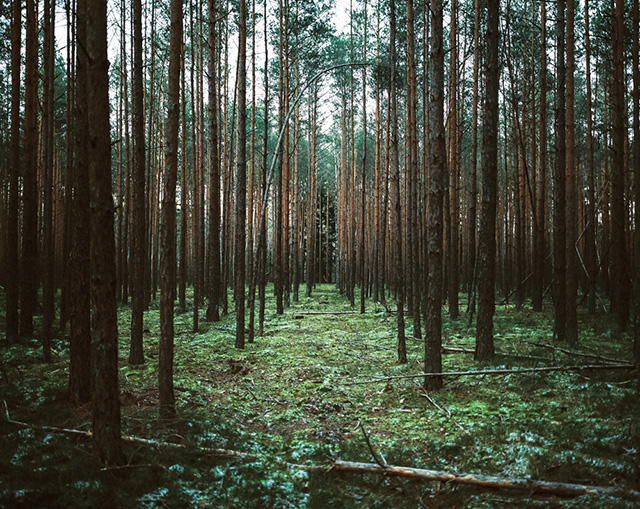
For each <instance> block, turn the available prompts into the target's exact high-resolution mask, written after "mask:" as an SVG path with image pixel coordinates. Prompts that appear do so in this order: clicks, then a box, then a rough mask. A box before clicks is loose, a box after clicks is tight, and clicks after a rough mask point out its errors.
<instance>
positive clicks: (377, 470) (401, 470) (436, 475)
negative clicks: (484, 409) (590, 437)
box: [331, 460, 640, 500]
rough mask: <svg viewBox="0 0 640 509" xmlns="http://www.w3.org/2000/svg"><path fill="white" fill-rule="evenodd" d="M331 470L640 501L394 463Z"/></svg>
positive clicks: (635, 495)
mask: <svg viewBox="0 0 640 509" xmlns="http://www.w3.org/2000/svg"><path fill="white" fill-rule="evenodd" d="M331 469H332V470H333V471H334V472H350V473H357V474H379V475H391V476H395V477H407V478H410V479H419V480H423V481H439V482H445V483H453V484H467V485H471V486H478V487H481V488H490V489H506V490H515V491H524V492H526V493H527V494H530V495H534V494H538V495H555V496H562V497H578V496H580V495H596V496H609V497H617V498H624V499H627V500H640V492H638V491H635V490H626V489H623V488H617V487H609V486H589V485H585V484H570V483H562V482H550V481H535V480H533V479H513V478H509V477H493V476H488V475H480V474H465V473H452V472H445V471H441V470H426V469H423V468H411V467H398V466H392V465H388V466H387V467H385V468H382V467H381V466H380V465H376V464H375V463H358V462H353V461H341V460H336V461H334V463H333V465H332V467H331Z"/></svg>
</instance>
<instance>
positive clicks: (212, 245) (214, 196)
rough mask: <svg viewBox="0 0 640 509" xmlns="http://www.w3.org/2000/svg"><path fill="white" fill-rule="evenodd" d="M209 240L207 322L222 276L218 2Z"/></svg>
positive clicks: (212, 7)
mask: <svg viewBox="0 0 640 509" xmlns="http://www.w3.org/2000/svg"><path fill="white" fill-rule="evenodd" d="M209 12H211V13H212V14H213V19H210V20H209V34H208V35H209V153H210V165H211V167H210V171H209V238H208V246H207V267H208V271H209V278H208V279H209V281H208V284H207V297H208V300H209V305H208V307H207V320H212V321H219V320H220V301H221V294H222V289H221V285H222V274H221V272H220V154H219V152H218V144H219V140H218V80H217V30H216V26H217V24H216V21H215V16H217V12H218V11H217V2H216V1H215V0H209Z"/></svg>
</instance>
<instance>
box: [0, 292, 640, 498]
mask: <svg viewBox="0 0 640 509" xmlns="http://www.w3.org/2000/svg"><path fill="white" fill-rule="evenodd" d="M345 311H346V312H349V311H354V310H353V309H352V308H351V307H350V306H349V303H348V300H346V299H344V298H343V297H342V296H340V295H339V294H338V293H337V291H336V290H335V288H334V287H333V286H329V285H325V286H319V287H318V288H317V289H316V290H315V291H314V293H313V296H312V297H311V298H307V297H301V298H300V300H299V302H295V303H293V304H292V305H291V306H290V307H289V308H288V309H286V310H285V314H284V315H282V316H278V315H277V314H276V313H275V306H274V303H273V302H271V299H270V300H269V301H268V303H267V313H266V323H265V335H264V336H263V337H257V338H256V340H255V343H253V344H247V345H246V348H245V349H244V350H237V349H235V348H234V335H235V319H234V315H233V314H230V315H227V316H226V317H224V319H223V320H222V321H221V322H218V323H207V322H202V321H201V324H200V329H199V330H198V331H197V332H193V330H192V329H193V322H192V320H193V315H192V312H191V311H188V312H184V313H179V312H177V313H176V315H175V371H174V373H175V374H174V383H175V387H176V401H177V410H178V416H177V419H176V420H175V421H173V422H171V423H170V424H168V425H167V424H163V423H161V422H160V421H158V419H157V417H158V411H157V403H158V397H157V369H158V368H157V358H158V351H157V349H158V338H159V336H160V329H159V327H160V325H159V311H158V309H157V304H156V303H153V302H152V305H151V309H150V310H149V311H147V312H146V313H145V338H144V339H145V346H144V348H145V358H146V362H145V364H144V365H143V366H141V367H133V366H129V365H127V362H126V357H127V353H128V329H129V318H130V308H129V307H128V306H123V307H122V308H121V309H120V314H119V320H120V321H119V330H120V334H121V341H120V367H119V370H120V390H121V403H122V426H123V433H124V434H128V435H135V436H139V437H145V438H151V439H154V440H157V441H160V442H173V443H179V444H183V445H184V446H185V448H184V449H182V450H175V449H167V448H162V447H159V448H153V447H146V446H140V445H132V444H126V445H125V453H126V464H125V465H123V466H120V467H117V468H102V467H101V466H100V465H99V464H98V463H97V461H96V459H95V456H94V455H93V453H92V449H91V445H90V443H89V442H88V441H87V440H86V439H83V438H78V437H70V436H67V435H64V434H60V433H54V432H47V431H42V430H37V429H22V428H19V427H17V426H15V425H12V424H8V423H6V422H5V421H0V451H2V452H1V453H0V472H2V474H1V476H0V506H2V507H5V506H6V507H316V508H324V507H354V508H356V507H357V508H359V507H381V508H382V507H385V508H386V507H514V506H519V507H536V506H539V507H549V506H552V507H554V506H555V507H560V506H562V507H632V504H631V503H630V502H625V501H623V500H619V499H609V498H605V497H579V498H576V499H557V498H534V497H530V496H527V495H522V494H514V493H505V492H494V491H481V490H478V489H475V488H470V487H464V486H453V485H444V484H439V483H425V482H417V481H410V480H406V479H398V478H388V477H379V476H374V475H368V476H367V475H365V476H363V475H355V474H350V475H347V474H337V473H330V472H328V471H316V472H307V471H304V470H300V469H294V468H290V467H287V466H285V465H284V463H283V462H290V463H296V464H313V465H323V464H329V463H330V462H331V460H332V459H336V458H339V459H343V460H352V461H361V462H370V463H375V461H376V459H375V458H374V457H373V452H372V450H371V449H373V450H374V451H375V453H376V455H377V456H378V457H379V458H380V457H384V458H385V460H386V461H387V462H388V463H389V464H394V465H403V466H413V467H422V468H429V469H437V470H446V471H455V472H470V473H477V474H484V475H495V476H501V477H517V478H530V479H540V480H548V481H559V482H571V483H585V484H594V485H606V486H621V487H626V488H628V489H636V490H638V489H639V488H640V468H639V467H640V454H639V453H638V451H640V421H639V419H638V416H639V415H640V402H639V399H638V396H637V393H636V380H635V378H633V373H630V372H628V371H613V370H611V371H606V370H605V371H590V372H583V373H576V372H551V373H528V374H508V375H500V376H493V375H484V376H459V377H450V378H446V385H445V388H444V389H443V390H442V391H439V392H434V393H430V394H428V395H426V394H425V393H424V391H423V389H422V384H421V382H422V381H421V379H419V378H397V379H391V380H385V381H377V382H376V383H363V384H355V383H356V382H366V381H373V380H375V379H376V378H379V377H394V376H402V375H413V374H419V373H420V371H421V369H422V365H423V358H424V345H423V343H422V342H421V341H419V340H414V339H411V336H412V334H411V332H412V327H411V324H410V323H409V326H408V328H407V336H408V339H407V348H408V357H409V362H408V363H407V364H404V365H399V364H398V363H397V344H396V317H395V315H394V314H393V313H391V312H389V311H388V310H387V308H385V307H384V306H381V305H376V304H374V303H372V302H368V303H367V312H366V314H365V315H360V314H357V313H348V314H345V313H344V312H345ZM309 312H313V313H319V312H341V314H306V313H309ZM445 312H446V310H445ZM580 324H581V329H580V346H579V347H578V348H577V349H574V350H573V352H574V353H567V352H563V351H561V350H559V349H558V348H548V347H545V346H544V345H553V346H555V347H565V345H556V344H554V343H553V342H552V320H551V317H550V314H549V313H542V314H540V313H533V312H531V311H530V310H522V311H514V310H513V309H506V308H504V307H499V308H498V310H497V315H496V319H495V338H496V358H495V361H493V362H492V363H482V364H480V363H476V362H475V361H474V360H473V356H472V355H470V354H468V353H459V352H457V353H451V354H445V355H443V364H444V366H443V369H444V371H468V370H477V369H495V368H520V367H527V368H531V367H542V366H558V365H577V364H594V363H596V362H597V360H595V359H594V358H593V357H580V356H579V355H576V353H575V352H577V353H581V354H586V355H602V356H607V357H612V358H617V359H620V360H624V361H629V360H630V359H631V350H632V342H631V339H630V337H629V336H627V335H625V334H622V333H619V332H616V330H615V328H613V326H612V322H611V321H610V317H609V316H607V315H598V316H595V317H589V316H586V315H584V316H583V315H580ZM443 342H444V344H445V345H446V346H449V347H456V348H464V349H473V347H474V329H473V328H469V327H468V326H467V317H466V315H463V316H462V317H461V318H460V319H459V320H455V321H451V320H448V319H447V317H446V315H445V318H444V324H443ZM54 350H55V352H56V355H55V356H54V362H53V363H52V364H50V365H46V364H43V363H42V362H41V351H40V349H39V345H38V342H36V341H32V342H29V343H23V344H20V345H16V346H11V347H6V345H5V346H2V347H1V348H0V355H1V357H0V365H1V366H2V369H1V370H0V377H1V378H0V393H1V394H2V397H0V403H2V401H5V402H6V409H7V410H8V411H9V412H10V416H11V417H12V418H14V419H16V420H21V421H26V422H30V423H34V424H39V425H53V426H59V427H65V428H74V429H82V430H89V429H90V428H91V409H90V406H89V405H86V406H84V407H80V408H78V407H73V406H71V405H70V404H69V403H68V401H67V399H66V381H67V376H68V355H69V351H68V342H67V341H66V340H64V339H62V340H55V341H54ZM427 396H428V397H427ZM2 412H3V414H4V413H5V408H4V403H3V408H2ZM363 430H364V432H363ZM365 432H366V435H367V436H368V438H369V441H370V443H371V448H370V447H369V446H368V445H367V443H366V440H365ZM207 448H225V449H232V450H235V451H239V452H245V453H250V454H251V455H253V456H252V458H254V459H250V460H229V459H225V458H221V457H212V456H210V455H207V454H205V453H204V451H205V449H207Z"/></svg>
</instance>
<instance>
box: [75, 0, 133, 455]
mask: <svg viewBox="0 0 640 509" xmlns="http://www.w3.org/2000/svg"><path fill="white" fill-rule="evenodd" d="M82 1H84V0H80V2H82ZM86 1H87V10H86V13H87V46H86V49H87V56H88V61H87V64H88V65H87V90H88V104H89V105H91V107H90V108H88V110H89V113H88V116H89V151H90V153H91V154H92V158H91V162H90V164H89V178H90V183H91V193H90V195H91V267H92V274H91V290H92V291H91V302H92V304H93V321H92V334H91V336H92V338H91V339H92V350H93V359H94V364H93V370H94V376H95V378H94V383H95V386H94V388H95V390H94V398H93V439H94V444H95V445H96V448H97V451H98V456H99V457H100V459H101V460H102V461H103V462H104V463H105V464H107V465H114V464H118V463H120V462H121V460H122V444H121V442H120V400H119V390H118V314H117V307H116V305H117V303H116V266H115V240H114V221H113V210H114V204H113V195H112V189H111V137H110V132H111V131H110V127H109V73H108V72H109V60H108V58H107V2H106V1H105V0H86ZM78 22H79V23H81V22H82V20H81V19H79V20H78ZM81 51H82V50H81Z"/></svg>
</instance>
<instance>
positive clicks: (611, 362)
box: [523, 341, 627, 364]
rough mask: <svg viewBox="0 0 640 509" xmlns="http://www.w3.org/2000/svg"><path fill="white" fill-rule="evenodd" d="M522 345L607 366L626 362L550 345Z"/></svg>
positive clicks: (531, 342) (529, 343) (536, 343)
mask: <svg viewBox="0 0 640 509" xmlns="http://www.w3.org/2000/svg"><path fill="white" fill-rule="evenodd" d="M523 343H527V344H528V345H533V346H539V347H540V348H547V349H549V350H555V351H558V352H562V353H563V354H565V355H575V356H576V357H584V358H587V359H596V360H599V361H602V362H608V363H609V364H624V363H626V362H627V361H624V360H621V359H614V358H612V357H605V356H604V355H596V354H591V353H582V352H576V351H574V350H569V349H567V348H562V347H560V346H554V345H550V344H548V343H538V342H536V341H523Z"/></svg>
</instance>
